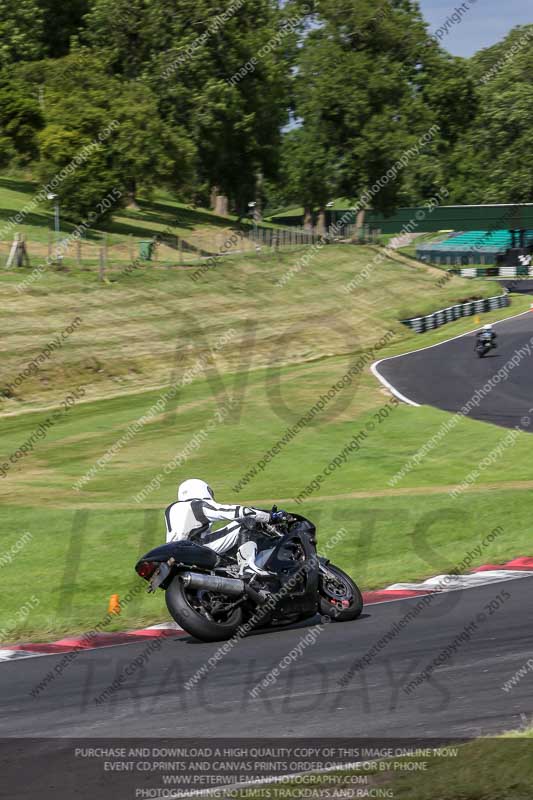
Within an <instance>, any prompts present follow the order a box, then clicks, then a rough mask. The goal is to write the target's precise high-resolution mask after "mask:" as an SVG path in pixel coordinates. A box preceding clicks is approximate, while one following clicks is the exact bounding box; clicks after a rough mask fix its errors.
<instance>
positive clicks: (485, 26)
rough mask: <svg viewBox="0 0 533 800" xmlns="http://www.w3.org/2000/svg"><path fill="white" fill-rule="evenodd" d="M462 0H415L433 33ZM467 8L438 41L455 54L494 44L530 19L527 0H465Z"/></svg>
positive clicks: (531, 6)
mask: <svg viewBox="0 0 533 800" xmlns="http://www.w3.org/2000/svg"><path fill="white" fill-rule="evenodd" d="M462 2H463V0H419V3H420V7H421V9H422V13H423V14H424V16H425V18H426V20H427V21H428V22H429V26H430V32H431V33H434V32H435V31H436V30H437V29H438V28H439V27H440V26H442V25H444V24H445V22H446V19H447V18H448V17H449V16H450V15H451V14H453V12H454V9H455V8H457V7H458V6H461V5H462ZM465 2H466V4H468V5H469V6H471V7H470V9H469V10H468V12H466V13H465V14H463V15H462V18H461V22H460V23H459V24H455V25H452V26H450V27H449V28H448V33H447V34H443V36H442V38H441V40H440V41H441V44H442V46H443V47H445V48H446V49H447V50H449V51H450V53H453V54H454V55H456V56H466V57H468V56H471V55H472V54H473V53H475V52H476V51H477V50H480V49H481V48H482V47H489V46H490V45H491V44H496V42H499V41H500V40H501V39H503V37H504V36H505V35H506V34H507V33H508V32H509V31H510V30H511V28H514V26H515V25H526V24H528V23H533V4H532V1H531V0H465Z"/></svg>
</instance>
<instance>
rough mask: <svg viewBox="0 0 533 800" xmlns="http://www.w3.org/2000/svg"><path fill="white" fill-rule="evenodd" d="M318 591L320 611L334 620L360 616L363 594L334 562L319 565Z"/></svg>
mask: <svg viewBox="0 0 533 800" xmlns="http://www.w3.org/2000/svg"><path fill="white" fill-rule="evenodd" d="M318 591H319V593H320V601H319V607H320V613H321V614H324V615H326V616H328V617H331V619H332V620H333V621H334V622H349V621H350V620H353V619H357V617H358V616H360V614H361V611H362V610H363V596H362V594H361V592H360V591H359V589H358V587H357V585H356V584H355V583H354V581H353V580H352V579H351V578H350V576H349V575H347V574H346V573H345V572H343V571H342V569H339V567H336V566H334V564H327V565H325V566H321V568H320V578H319V587H318Z"/></svg>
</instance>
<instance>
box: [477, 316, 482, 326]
mask: <svg viewBox="0 0 533 800" xmlns="http://www.w3.org/2000/svg"><path fill="white" fill-rule="evenodd" d="M480 322H481V320H480V318H479V315H478V316H477V317H476V323H477V325H479V323H480Z"/></svg>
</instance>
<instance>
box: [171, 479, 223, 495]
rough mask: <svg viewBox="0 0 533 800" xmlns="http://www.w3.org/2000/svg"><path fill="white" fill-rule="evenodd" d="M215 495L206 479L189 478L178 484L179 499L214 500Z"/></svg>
mask: <svg viewBox="0 0 533 800" xmlns="http://www.w3.org/2000/svg"><path fill="white" fill-rule="evenodd" d="M214 499H215V495H214V494H213V490H212V489H211V487H210V486H208V485H207V483H206V482H205V481H200V480H198V479H197V478H189V480H187V481H183V483H180V485H179V486H178V500H214Z"/></svg>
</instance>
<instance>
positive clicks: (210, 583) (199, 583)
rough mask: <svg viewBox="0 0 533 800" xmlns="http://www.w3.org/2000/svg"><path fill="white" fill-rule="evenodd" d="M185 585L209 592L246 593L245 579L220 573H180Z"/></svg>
mask: <svg viewBox="0 0 533 800" xmlns="http://www.w3.org/2000/svg"><path fill="white" fill-rule="evenodd" d="M180 578H181V579H182V581H183V583H184V584H185V586H190V588H191V589H206V590H207V591H209V592H222V594H229V595H234V596H235V597H238V596H239V595H243V594H244V593H245V585H244V581H240V580H238V579H237V578H221V577H220V576H218V575H202V574H200V573H198V572H182V573H181V574H180Z"/></svg>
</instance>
